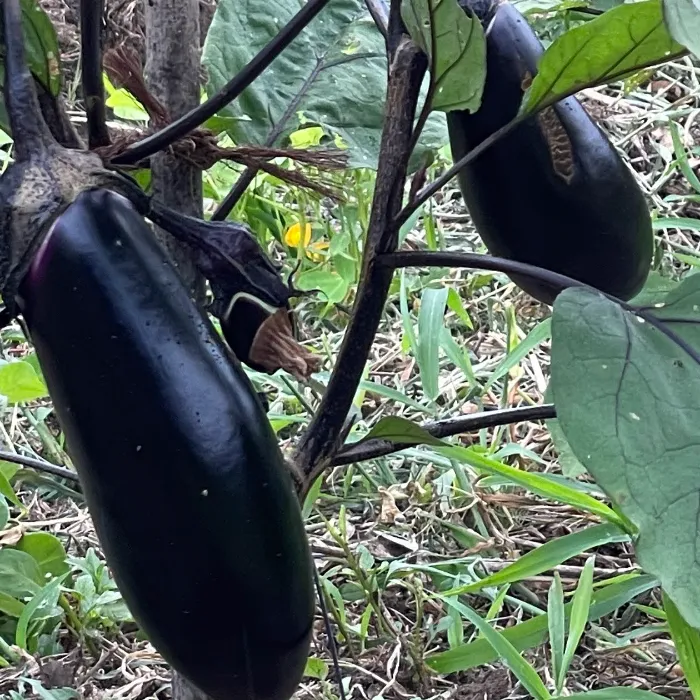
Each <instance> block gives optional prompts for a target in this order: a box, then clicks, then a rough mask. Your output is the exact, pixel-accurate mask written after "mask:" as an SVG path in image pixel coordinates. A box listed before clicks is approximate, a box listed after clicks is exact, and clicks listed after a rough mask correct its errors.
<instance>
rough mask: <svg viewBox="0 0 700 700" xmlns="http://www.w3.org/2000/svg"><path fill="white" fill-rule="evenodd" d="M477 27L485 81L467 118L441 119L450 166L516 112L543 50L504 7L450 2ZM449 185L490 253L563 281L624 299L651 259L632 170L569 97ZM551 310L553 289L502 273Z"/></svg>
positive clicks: (470, 0)
mask: <svg viewBox="0 0 700 700" xmlns="http://www.w3.org/2000/svg"><path fill="white" fill-rule="evenodd" d="M460 5H461V6H462V8H463V9H465V11H467V12H469V13H473V14H476V15H477V17H479V19H480V20H481V21H482V22H483V23H484V24H485V26H486V46H487V66H486V83H485V86H484V94H483V98H482V103H481V107H480V108H479V109H478V110H477V111H476V112H475V113H473V114H470V113H469V112H466V111H464V112H462V111H455V112H449V113H448V114H447V124H448V130H449V136H450V143H451V147H452V154H453V158H454V160H455V161H457V160H458V159H460V158H462V157H463V156H464V155H466V154H467V153H468V152H469V151H470V150H471V149H473V148H474V147H475V146H477V145H478V144H480V143H481V142H482V141H483V140H484V139H486V138H487V137H488V136H490V135H491V134H493V133H494V132H495V131H496V130H498V129H499V128H501V127H502V126H505V125H506V124H507V123H508V122H509V121H511V120H512V119H513V118H514V117H515V116H516V114H517V112H518V109H519V107H520V104H521V101H522V98H523V94H524V87H526V85H527V82H528V79H530V78H531V77H533V76H534V75H536V73H537V63H538V60H539V58H540V56H541V55H542V54H543V53H544V48H543V46H542V44H541V42H540V41H539V39H538V37H537V35H536V34H535V33H534V31H533V30H532V28H531V27H530V25H529V24H528V22H527V20H526V19H525V17H524V16H523V15H522V14H521V13H520V12H519V11H518V10H517V9H516V8H515V7H513V6H512V5H511V4H509V3H508V2H496V1H495V0H460ZM458 182H459V186H460V190H461V192H462V195H463V198H464V202H465V204H466V206H467V209H468V210H469V213H470V215H471V217H472V220H473V222H474V225H475V227H476V229H477V232H478V233H479V235H480V237H481V238H482V240H483V241H484V243H485V245H486V247H487V248H488V250H489V252H490V253H491V254H492V255H497V256H500V257H505V258H509V259H511V260H516V261H518V262H523V263H529V264H531V265H536V266H539V267H542V268H546V269H548V270H552V271H554V272H558V273H560V274H564V275H567V276H569V277H572V278H574V279H577V280H579V281H581V282H584V283H586V284H589V285H591V286H593V287H596V288H597V289H600V290H602V291H604V292H607V293H608V294H612V295H614V296H617V297H619V298H621V299H624V300H628V299H630V298H632V297H633V296H634V295H635V294H637V293H638V292H639V291H640V290H641V289H642V287H643V286H644V283H645V281H646V279H647V276H648V274H649V270H650V268H651V262H652V258H653V248H654V243H653V231H652V225H651V217H650V214H649V208H648V206H647V203H646V201H645V198H644V195H643V193H642V191H641V189H640V187H639V185H638V184H637V182H636V180H635V177H634V175H633V173H632V172H631V171H630V169H629V168H628V167H627V166H626V165H625V163H624V162H623V160H622V159H621V157H620V156H619V154H618V153H617V151H616V150H615V148H614V147H613V145H612V144H611V143H610V140H609V139H608V138H607V136H606V135H605V134H604V133H603V132H602V130H601V129H600V127H599V126H598V125H597V124H596V123H595V122H594V121H593V119H591V117H590V116H589V115H588V113H587V112H586V110H585V109H584V107H583V106H582V105H581V103H580V102H579V101H578V100H577V99H576V98H575V97H569V98H567V99H564V100H562V101H560V102H558V103H556V104H555V105H553V106H552V107H549V108H547V109H545V110H544V111H543V112H541V113H540V114H539V115H536V116H534V117H532V118H530V119H527V120H526V121H524V122H523V123H521V124H519V125H518V126H516V127H515V128H514V130H513V131H512V132H511V133H510V134H508V135H506V136H505V137H504V138H502V139H500V140H499V141H497V142H496V143H494V144H493V145H491V146H490V147H489V148H488V149H487V150H486V151H484V153H483V154H481V155H480V156H478V157H477V158H476V159H474V161H472V162H471V163H470V164H469V165H467V166H466V167H464V168H463V169H462V170H461V171H460V173H459V175H458ZM511 279H512V280H513V281H514V282H515V283H516V284H517V285H518V286H519V287H520V288H522V289H523V290H524V291H525V292H527V293H528V294H530V295H531V296H533V297H534V298H536V299H538V300H539V301H541V302H544V303H547V304H551V303H553V301H554V298H555V297H556V295H557V294H558V292H559V291H560V290H559V289H556V288H553V287H551V286H548V285H545V284H543V283H541V282H539V281H536V280H533V279H532V278H524V277H519V276H516V275H511Z"/></svg>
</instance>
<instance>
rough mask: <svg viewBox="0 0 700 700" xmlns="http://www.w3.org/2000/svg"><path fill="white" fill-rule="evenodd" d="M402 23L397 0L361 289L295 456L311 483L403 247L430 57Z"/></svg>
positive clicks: (337, 427) (337, 426) (343, 411)
mask: <svg viewBox="0 0 700 700" xmlns="http://www.w3.org/2000/svg"><path fill="white" fill-rule="evenodd" d="M397 22H399V23H400V22H401V16H400V13H399V0H393V2H392V7H391V22H390V25H389V37H390V39H389V45H390V47H391V49H390V51H391V53H390V60H389V78H388V85H387V100H386V113H385V120H384V130H383V133H382V143H381V148H380V154H379V168H378V170H377V179H376V185H375V192H374V199H373V202H372V212H371V215H370V221H369V227H368V231H367V238H366V242H365V247H364V254H363V263H362V274H361V277H360V284H359V287H358V290H357V297H356V300H355V304H354V308H353V312H352V317H351V320H350V325H349V326H348V329H347V331H346V332H345V337H344V338H343V343H342V346H341V348H340V353H339V355H338V358H337V361H336V364H335V367H334V369H333V372H332V374H331V378H330V381H329V383H328V387H327V390H326V393H325V395H324V396H323V399H322V400H321V404H320V406H319V408H318V410H317V411H316V415H315V416H314V418H313V420H312V421H311V424H310V425H309V427H308V429H307V431H306V432H305V433H304V435H303V436H302V438H301V441H300V443H299V445H298V447H297V451H296V455H295V462H296V464H297V465H298V466H299V467H300V469H301V470H302V471H303V472H304V474H305V475H306V477H307V479H308V482H307V483H309V484H310V483H312V482H313V479H314V478H315V476H317V475H318V474H319V473H320V472H321V471H322V470H323V469H324V468H325V466H327V464H328V462H329V460H330V457H331V456H332V455H333V453H334V452H335V451H336V450H337V449H338V447H339V444H338V443H339V441H340V439H341V436H342V432H343V427H344V424H345V420H346V417H347V415H348V412H349V410H350V408H351V406H352V400H353V398H354V396H355V392H356V390H357V386H358V384H359V382H360V379H361V377H362V372H363V370H364V368H365V363H366V361H367V358H368V357H369V352H370V349H371V347H372V343H373V341H374V336H375V334H376V332H377V328H378V327H379V322H380V320H381V316H382V311H383V309H384V304H385V301H386V297H387V295H388V293H389V287H390V285H391V279H392V276H393V270H392V269H391V268H390V267H386V266H383V265H377V263H376V259H377V256H378V255H381V254H382V253H390V252H392V251H394V250H395V249H396V246H397V243H398V228H397V227H396V226H395V225H393V220H395V218H396V214H397V213H398V211H399V209H400V208H401V204H402V201H403V193H404V187H405V183H406V171H407V165H408V160H409V157H410V154H411V152H410V143H411V133H412V130H413V120H414V117H415V113H416V104H417V102H418V94H419V90H420V86H421V81H422V78H423V75H424V74H425V70H426V61H425V55H424V54H423V53H422V52H421V51H420V50H419V49H418V47H417V46H416V45H415V44H413V42H411V41H410V40H409V39H408V38H407V37H406V36H405V35H404V36H403V39H402V40H401V41H400V42H395V41H394V39H395V37H397V36H398V33H399V32H401V31H402V26H403V25H402V24H399V25H398V26H397V24H396V23H397ZM394 47H395V48H394Z"/></svg>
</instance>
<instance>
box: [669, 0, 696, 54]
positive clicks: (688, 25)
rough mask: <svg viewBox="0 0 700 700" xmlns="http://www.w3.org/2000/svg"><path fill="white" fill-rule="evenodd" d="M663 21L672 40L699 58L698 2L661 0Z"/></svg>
mask: <svg viewBox="0 0 700 700" xmlns="http://www.w3.org/2000/svg"><path fill="white" fill-rule="evenodd" d="M663 7H664V19H665V20H666V25H667V26H668V28H669V31H670V32H671V35H672V36H673V38H674V39H675V40H676V41H678V42H679V43H681V44H683V46H685V47H687V48H688V49H690V51H692V52H693V53H694V54H695V55H696V56H700V2H699V1H698V0H663Z"/></svg>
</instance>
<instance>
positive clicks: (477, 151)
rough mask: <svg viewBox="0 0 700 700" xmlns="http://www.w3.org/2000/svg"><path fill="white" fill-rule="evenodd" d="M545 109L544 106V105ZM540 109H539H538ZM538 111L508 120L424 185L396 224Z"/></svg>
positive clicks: (400, 214)
mask: <svg viewBox="0 0 700 700" xmlns="http://www.w3.org/2000/svg"><path fill="white" fill-rule="evenodd" d="M543 109H544V107H543ZM538 111H539V110H538ZM534 114H536V112H533V113H530V114H527V115H521V116H518V117H516V118H515V119H513V121H510V122H508V123H507V124H505V125H504V126H502V127H501V128H500V129H498V130H497V131H494V132H493V134H491V136H488V137H487V138H485V139H484V140H483V141H482V142H481V143H480V144H479V145H478V146H475V147H474V148H472V150H471V151H469V153H467V155H465V156H464V157H463V158H460V159H459V160H458V161H457V162H456V163H455V164H454V165H453V166H452V167H451V168H449V169H448V170H447V172H445V173H443V174H442V175H441V176H440V177H439V178H438V179H437V180H435V182H433V183H432V184H430V185H428V186H427V187H424V188H423V189H422V190H421V191H420V192H419V193H418V195H417V196H416V197H415V199H412V200H411V201H410V202H409V203H408V204H407V205H406V206H405V207H404V208H403V209H402V210H401V212H400V213H399V215H398V217H397V219H396V226H398V227H399V228H401V226H402V225H403V224H404V223H406V221H408V219H410V218H411V215H412V214H413V213H414V212H415V211H416V210H417V209H419V208H420V207H421V206H422V205H423V204H425V202H427V201H428V200H429V199H430V198H431V197H432V196H433V195H434V194H435V193H436V192H439V191H440V190H441V189H442V188H443V187H444V186H445V185H446V184H447V183H448V182H449V181H450V180H451V179H452V178H453V177H455V176H456V175H457V174H458V173H459V171H460V170H461V169H462V168H464V167H465V166H467V165H469V163H471V162H472V161H473V160H476V159H477V158H478V157H479V156H480V155H481V154H482V153H483V152H484V151H485V150H487V149H488V148H490V147H491V146H493V144H494V143H496V142H497V141H499V140H500V139H502V138H503V137H504V136H507V135H508V134H509V133H510V132H511V131H513V129H515V127H516V126H518V124H520V123H521V122H523V121H525V119H527V118H529V117H532V116H533V115H534Z"/></svg>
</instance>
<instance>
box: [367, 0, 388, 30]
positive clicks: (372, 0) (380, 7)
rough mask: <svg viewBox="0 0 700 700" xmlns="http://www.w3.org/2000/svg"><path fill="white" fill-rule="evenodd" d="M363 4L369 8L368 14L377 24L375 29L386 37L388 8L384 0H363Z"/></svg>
mask: <svg viewBox="0 0 700 700" xmlns="http://www.w3.org/2000/svg"><path fill="white" fill-rule="evenodd" d="M365 5H367V9H368V10H369V13H370V15H372V19H373V20H374V23H375V24H376V25H377V29H378V30H379V31H380V32H381V33H382V36H383V37H384V38H385V39H386V38H387V36H388V29H387V27H388V24H389V8H388V7H387V4H386V2H385V0H365Z"/></svg>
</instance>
